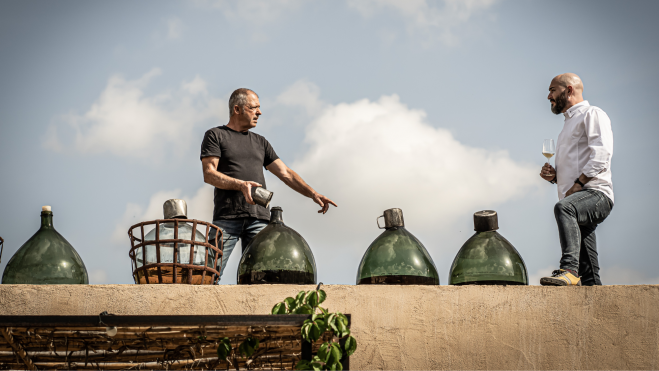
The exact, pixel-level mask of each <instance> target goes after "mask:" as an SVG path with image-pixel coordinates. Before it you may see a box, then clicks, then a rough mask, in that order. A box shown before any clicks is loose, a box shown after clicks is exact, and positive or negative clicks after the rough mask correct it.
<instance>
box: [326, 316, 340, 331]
mask: <svg viewBox="0 0 659 371" xmlns="http://www.w3.org/2000/svg"><path fill="white" fill-rule="evenodd" d="M327 325H328V326H329V327H330V328H331V329H332V331H334V332H335V333H336V334H338V333H339V329H338V327H336V313H332V314H330V315H329V317H327Z"/></svg>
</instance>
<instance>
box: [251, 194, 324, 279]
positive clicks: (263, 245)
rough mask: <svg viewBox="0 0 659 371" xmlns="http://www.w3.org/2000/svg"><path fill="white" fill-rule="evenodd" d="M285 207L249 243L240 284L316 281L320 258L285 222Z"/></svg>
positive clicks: (277, 209)
mask: <svg viewBox="0 0 659 371" xmlns="http://www.w3.org/2000/svg"><path fill="white" fill-rule="evenodd" d="M282 213H283V210H282V208H281V207H273V208H272V209H271V210H270V223H269V224H268V225H267V226H266V227H265V228H263V230H262V231H261V232H259V233H258V234H257V235H256V236H254V238H253V239H252V241H251V242H250V243H249V245H247V248H246V249H245V252H244V253H243V256H242V258H241V259H240V265H239V266H238V284H239V285H245V284H246V285H253V284H277V283H285V284H300V285H306V284H315V283H316V261H315V259H314V257H313V253H312V252H311V249H310V248H309V245H308V244H307V241H305V240H304V238H302V236H300V234H299V233H297V232H296V231H295V230H293V229H292V228H290V227H288V226H286V225H285V224H284V220H283V218H282Z"/></svg>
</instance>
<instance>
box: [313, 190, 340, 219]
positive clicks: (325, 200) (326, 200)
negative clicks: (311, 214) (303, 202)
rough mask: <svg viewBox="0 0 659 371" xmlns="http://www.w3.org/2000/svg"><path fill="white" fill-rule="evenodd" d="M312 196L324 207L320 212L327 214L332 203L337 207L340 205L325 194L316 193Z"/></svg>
mask: <svg viewBox="0 0 659 371" xmlns="http://www.w3.org/2000/svg"><path fill="white" fill-rule="evenodd" d="M311 198H312V199H313V201H314V202H315V203H317V204H318V205H320V207H322V209H320V210H318V212H319V213H323V214H325V213H326V212H327V210H328V209H329V206H330V204H332V205H334V206H335V207H338V206H337V205H336V204H335V203H334V201H332V200H330V199H329V198H327V197H325V196H323V195H321V194H319V193H316V194H314V195H313V197H311Z"/></svg>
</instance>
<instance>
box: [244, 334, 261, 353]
mask: <svg viewBox="0 0 659 371" xmlns="http://www.w3.org/2000/svg"><path fill="white" fill-rule="evenodd" d="M246 341H247V343H248V344H249V345H250V346H251V347H252V348H254V350H256V349H259V343H260V342H259V339H258V338H255V337H248V338H247V340H246Z"/></svg>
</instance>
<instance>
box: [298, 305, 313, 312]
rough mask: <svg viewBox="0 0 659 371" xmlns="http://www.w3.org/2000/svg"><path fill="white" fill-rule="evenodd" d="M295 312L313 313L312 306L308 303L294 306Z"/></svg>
mask: <svg viewBox="0 0 659 371" xmlns="http://www.w3.org/2000/svg"><path fill="white" fill-rule="evenodd" d="M295 314H313V308H311V307H310V306H309V305H308V304H304V305H301V306H299V307H297V308H295Z"/></svg>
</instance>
